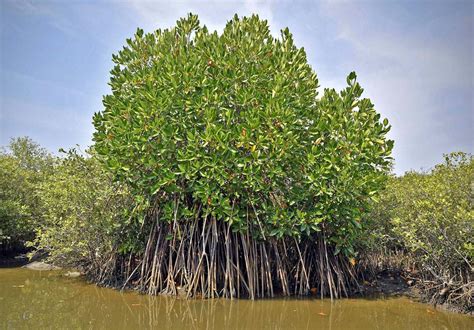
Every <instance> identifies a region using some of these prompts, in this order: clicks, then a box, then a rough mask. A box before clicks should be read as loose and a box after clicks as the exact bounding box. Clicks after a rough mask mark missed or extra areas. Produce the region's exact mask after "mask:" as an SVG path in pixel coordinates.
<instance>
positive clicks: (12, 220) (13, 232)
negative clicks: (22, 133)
mask: <svg viewBox="0 0 474 330" xmlns="http://www.w3.org/2000/svg"><path fill="white" fill-rule="evenodd" d="M53 164H54V158H53V157H52V156H51V155H50V154H49V153H48V152H47V151H46V150H45V149H43V148H41V147H40V146H39V145H38V144H37V143H35V142H34V141H32V140H31V139H30V138H27V137H20V138H15V139H12V140H11V142H10V144H9V145H8V146H7V148H4V149H1V150H0V252H5V253H6V252H9V251H11V250H18V249H19V250H22V249H24V244H25V242H26V241H28V240H30V239H32V238H33V237H34V231H35V229H36V227H37V225H39V223H40V221H41V205H40V203H39V200H38V196H37V194H36V186H37V185H38V184H39V183H40V182H41V181H42V180H43V178H44V176H45V175H46V174H47V173H48V172H49V171H50V170H51V169H52V168H53Z"/></svg>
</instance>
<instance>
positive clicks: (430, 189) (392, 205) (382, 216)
mask: <svg viewBox="0 0 474 330" xmlns="http://www.w3.org/2000/svg"><path fill="white" fill-rule="evenodd" d="M473 180H474V158H473V157H472V156H471V155H468V154H464V153H460V152H459V153H452V154H449V155H446V157H445V162H444V163H442V164H439V165H436V166H435V168H434V169H433V170H432V171H430V172H426V173H417V172H409V173H406V174H405V175H404V176H402V177H398V178H395V177H393V178H391V179H390V180H389V184H388V185H387V188H386V190H385V191H384V193H383V194H382V196H381V199H380V202H379V203H378V204H377V205H376V206H375V208H374V210H373V212H372V214H371V218H372V219H371V221H372V222H373V223H372V228H373V230H372V231H371V236H372V239H375V240H374V241H375V244H377V249H378V248H386V249H387V251H390V250H393V249H398V250H403V251H405V253H407V254H408V255H409V256H410V258H411V259H412V260H413V261H414V262H415V264H416V268H417V270H418V271H419V272H420V273H421V275H422V277H423V279H424V282H423V283H424V284H423V283H422V285H423V288H424V289H425V293H427V295H428V296H430V298H433V300H434V301H437V300H440V301H444V300H446V301H448V302H454V303H456V304H461V305H463V304H464V306H468V305H469V304H472V301H471V299H472V294H473V293H474V282H472V280H473V279H472V272H473V271H474V268H473V262H474V211H473V203H474V195H473ZM374 241H373V242H374ZM387 251H385V253H387ZM433 281H434V282H435V283H437V284H436V285H432V284H430V283H432V282H433ZM471 306H472V305H471Z"/></svg>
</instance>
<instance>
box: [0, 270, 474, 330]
mask: <svg viewBox="0 0 474 330" xmlns="http://www.w3.org/2000/svg"><path fill="white" fill-rule="evenodd" d="M473 322H474V319H473V318H472V317H469V316H462V315H457V314H453V313H445V312H441V311H437V310H434V309H433V308H431V307H429V306H427V305H423V304H418V303H414V302H411V301H409V300H407V299H404V298H397V299H385V300H383V299H382V300H381V299H378V300H363V299H357V300H355V299H346V300H338V301H335V302H333V303H331V302H330V301H326V300H324V301H321V300H318V299H272V300H257V301H250V300H238V301H237V300H236V301H230V300H224V299H214V300H180V299H175V298H172V297H161V296H160V297H150V296H144V295H138V294H136V293H119V292H117V291H115V290H109V289H102V288H97V287H96V286H93V285H88V284H86V283H84V282H82V281H81V280H77V279H68V278H64V277H62V276H61V273H60V272H35V271H29V270H26V269H0V328H7V329H10V328H12V329H17V328H87V329H89V328H99V329H131V328H148V329H152V328H159V329H163V328H165V329H224V328H225V329H314V328H323V329H472V328H474V323H473Z"/></svg>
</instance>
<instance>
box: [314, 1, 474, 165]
mask: <svg viewBox="0 0 474 330" xmlns="http://www.w3.org/2000/svg"><path fill="white" fill-rule="evenodd" d="M323 9H324V10H323V11H324V12H325V13H326V14H328V15H329V16H330V17H332V18H333V19H334V21H335V22H336V23H337V28H338V31H337V36H338V38H340V39H341V40H344V41H346V42H348V43H350V44H351V45H352V46H353V48H354V55H355V56H354V57H353V58H348V59H347V62H346V63H345V64H344V65H345V66H346V67H348V69H349V70H356V71H357V72H358V75H359V80H360V81H361V84H362V85H363V87H364V88H365V89H366V91H367V92H366V95H368V96H369V97H371V99H372V100H373V102H374V103H375V105H376V107H377V110H378V111H379V112H381V113H382V115H384V116H386V117H388V118H389V119H390V121H391V123H392V125H393V128H392V132H391V137H392V138H393V139H394V140H395V150H394V156H395V160H396V171H397V172H398V173H403V172H404V171H405V170H409V169H419V168H420V167H424V168H427V167H430V166H432V165H434V164H435V163H436V162H438V161H439V160H440V158H441V154H442V153H443V152H451V151H456V150H463V151H468V152H469V151H470V152H472V151H473V142H472V140H471V142H469V138H470V137H471V138H472V133H469V131H471V132H472V128H473V127H472V126H473V121H472V120H473V113H472V111H473V103H472V87H473V62H472V41H471V51H470V52H469V45H465V44H464V45H463V44H456V43H452V44H451V45H450V46H451V47H447V45H446V43H447V42H446V36H444V37H443V38H441V37H438V35H439V33H440V30H441V31H443V27H444V30H447V29H448V28H450V27H449V26H446V24H447V22H446V21H445V19H446V17H443V16H441V17H440V18H439V19H436V18H431V19H430V20H427V21H423V20H422V19H421V18H420V21H419V22H416V25H415V26H411V27H410V28H409V30H408V31H409V33H408V32H407V31H406V29H405V28H404V23H405V24H408V23H407V22H406V17H395V18H394V17H393V16H392V15H390V14H388V15H386V16H384V14H387V10H390V8H388V9H387V8H384V10H385V12H384V11H379V10H377V6H371V4H368V3H363V4H362V5H361V4H360V3H357V4H356V3H347V2H344V3H341V2H337V3H334V2H331V3H328V2H326V3H324V4H323ZM376 17H378V18H379V19H374V18H376ZM466 17H467V19H466ZM391 18H392V21H391ZM455 19H456V22H457V23H458V25H459V26H460V29H461V30H463V29H464V30H466V31H468V29H469V24H471V28H472V15H471V16H470V19H469V13H466V16H461V17H456V18H455ZM463 19H464V20H465V21H463ZM469 20H470V22H469ZM377 24H380V25H379V26H378V25H377ZM455 36H456V37H457V36H458V35H455ZM342 78H343V77H338V78H335V77H331V79H330V80H331V81H330V82H331V83H335V82H340V81H342ZM337 86H338V87H340V83H339V84H338V85H337ZM455 91H459V93H461V92H462V91H470V93H471V104H470V108H469V106H468V108H465V107H462V108H459V105H458V104H456V102H452V103H451V104H447V103H448V102H442V100H443V95H446V98H447V99H450V100H453V99H454V100H455V98H456V95H453V94H454V93H455ZM468 93H469V92H468ZM448 94H449V95H448Z"/></svg>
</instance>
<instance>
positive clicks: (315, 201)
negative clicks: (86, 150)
mask: <svg viewBox="0 0 474 330" xmlns="http://www.w3.org/2000/svg"><path fill="white" fill-rule="evenodd" d="M113 61H114V62H115V64H116V66H115V67H114V69H113V70H112V71H111V79H110V86H111V88H112V93H111V94H110V95H107V96H105V97H104V101H103V103H104V107H105V109H104V111H102V112H100V113H96V114H95V116H94V125H95V127H96V132H95V133H94V141H95V148H96V150H97V152H98V155H99V157H100V160H101V161H102V162H103V164H105V165H106V167H107V168H108V170H109V171H110V172H111V173H113V174H114V176H115V177H116V179H118V180H119V181H121V182H124V183H127V184H128V185H129V186H130V187H131V189H132V191H133V194H134V195H135V196H139V197H141V198H144V199H145V200H148V201H153V202H155V203H157V204H158V205H159V209H160V210H161V213H160V221H164V222H171V221H173V220H174V219H183V220H186V219H195V217H196V215H200V214H207V215H211V216H213V217H214V218H216V219H217V220H221V221H228V222H229V223H231V224H232V226H233V228H234V230H235V231H246V230H250V231H252V233H253V235H254V236H255V237H260V238H262V237H270V236H276V237H301V236H302V235H311V234H312V233H315V232H319V231H321V230H322V229H323V228H324V230H325V232H326V233H327V234H328V236H329V237H330V239H331V240H332V241H333V243H334V244H335V245H336V246H337V247H338V249H341V250H343V252H345V253H346V254H352V253H353V252H354V251H353V248H352V246H353V243H354V240H355V239H356V237H357V233H358V232H359V231H360V228H361V223H360V218H361V215H362V214H363V212H364V211H365V209H366V207H367V204H368V202H369V201H370V199H372V198H374V197H375V196H376V194H377V191H378V190H379V189H380V187H381V186H382V185H383V181H384V178H385V175H384V174H385V173H386V172H388V171H389V168H390V160H391V158H390V153H391V149H392V146H393V141H390V140H387V139H386V134H387V132H388V131H389V129H390V126H389V124H388V121H387V120H386V119H385V120H383V121H382V120H381V119H380V115H379V114H377V112H376V111H375V109H374V106H373V104H372V103H371V102H370V100H369V99H366V98H361V95H362V92H363V89H362V88H361V87H360V85H359V84H358V83H357V81H356V75H355V73H351V74H350V75H349V76H348V78H347V83H348V86H347V88H345V89H344V90H343V91H341V92H340V93H338V92H336V91H335V90H333V89H326V90H325V91H324V95H323V96H322V97H321V98H318V91H317V88H318V80H317V77H316V74H315V73H314V72H313V70H312V68H311V67H310V65H309V64H308V62H307V57H306V53H305V51H304V49H303V48H298V47H296V46H295V44H294V42H293V37H292V35H291V34H290V32H289V31H288V29H285V30H283V31H282V33H281V38H279V39H278V38H275V37H273V36H272V35H271V33H270V30H269V27H268V25H267V22H266V21H264V20H260V19H259V18H258V16H255V15H253V16H251V17H244V18H238V17H237V16H235V17H234V18H233V19H232V20H231V21H229V22H228V23H227V25H226V27H225V29H224V31H223V33H222V34H218V33H217V32H212V33H211V32H209V31H208V30H207V28H206V27H205V26H201V25H200V24H199V21H198V18H197V16H194V15H191V14H190V15H189V16H188V17H187V18H186V19H181V20H179V21H178V22H177V25H176V27H174V28H172V29H166V30H157V31H155V32H153V33H147V34H145V33H144V32H143V31H142V30H140V29H138V30H137V32H136V34H135V36H134V38H132V39H127V45H126V46H125V47H124V48H123V50H121V51H120V52H119V53H118V54H117V55H114V56H113ZM178 205H179V207H178Z"/></svg>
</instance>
